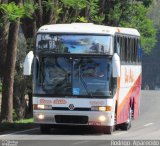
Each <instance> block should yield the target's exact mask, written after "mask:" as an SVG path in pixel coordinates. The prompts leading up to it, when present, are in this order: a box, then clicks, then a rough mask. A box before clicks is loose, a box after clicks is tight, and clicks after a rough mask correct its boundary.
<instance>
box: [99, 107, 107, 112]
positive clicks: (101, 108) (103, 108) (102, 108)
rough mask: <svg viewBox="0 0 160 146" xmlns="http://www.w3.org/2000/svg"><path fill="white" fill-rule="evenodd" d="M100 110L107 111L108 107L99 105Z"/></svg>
mask: <svg viewBox="0 0 160 146" xmlns="http://www.w3.org/2000/svg"><path fill="white" fill-rule="evenodd" d="M98 110H99V111H106V107H105V106H100V107H98Z"/></svg>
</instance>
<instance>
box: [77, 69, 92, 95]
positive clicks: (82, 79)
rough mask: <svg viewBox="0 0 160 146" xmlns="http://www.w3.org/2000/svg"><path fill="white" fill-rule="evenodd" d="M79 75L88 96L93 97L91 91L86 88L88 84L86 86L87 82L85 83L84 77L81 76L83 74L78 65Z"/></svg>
mask: <svg viewBox="0 0 160 146" xmlns="http://www.w3.org/2000/svg"><path fill="white" fill-rule="evenodd" d="M79 76H80V80H81V82H82V85H83V86H84V88H85V90H86V92H87V94H88V95H89V96H90V97H92V98H93V95H92V93H91V92H90V91H89V90H88V86H87V84H86V81H85V80H84V78H83V76H82V73H81V70H80V67H79Z"/></svg>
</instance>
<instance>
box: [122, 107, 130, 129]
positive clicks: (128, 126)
mask: <svg viewBox="0 0 160 146" xmlns="http://www.w3.org/2000/svg"><path fill="white" fill-rule="evenodd" d="M131 125H132V108H131V107H130V108H129V113H128V120H127V122H125V123H123V124H121V125H120V129H121V130H129V129H130V128H131Z"/></svg>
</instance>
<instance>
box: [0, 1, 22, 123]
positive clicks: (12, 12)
mask: <svg viewBox="0 0 160 146" xmlns="http://www.w3.org/2000/svg"><path fill="white" fill-rule="evenodd" d="M17 4H18V5H19V4H20V1H18V2H17ZM18 5H16V4H15V3H13V2H12V3H10V4H8V5H7V4H2V5H1V9H2V10H3V12H4V13H5V17H6V18H7V20H8V21H10V26H9V34H8V43H7V55H6V61H5V73H4V75H3V86H2V107H1V121H5V122H12V120H13V115H12V112H13V84H14V70H15V63H16V54H17V42H18V32H19V24H20V21H19V19H20V17H22V16H23V14H24V12H23V9H21V8H20V6H18Z"/></svg>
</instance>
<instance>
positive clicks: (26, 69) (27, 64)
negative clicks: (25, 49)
mask: <svg viewBox="0 0 160 146" xmlns="http://www.w3.org/2000/svg"><path fill="white" fill-rule="evenodd" d="M33 58H34V55H33V51H30V52H29V53H28V54H27V56H26V58H25V60H24V63H23V75H26V76H29V75H31V69H32V62H33Z"/></svg>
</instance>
